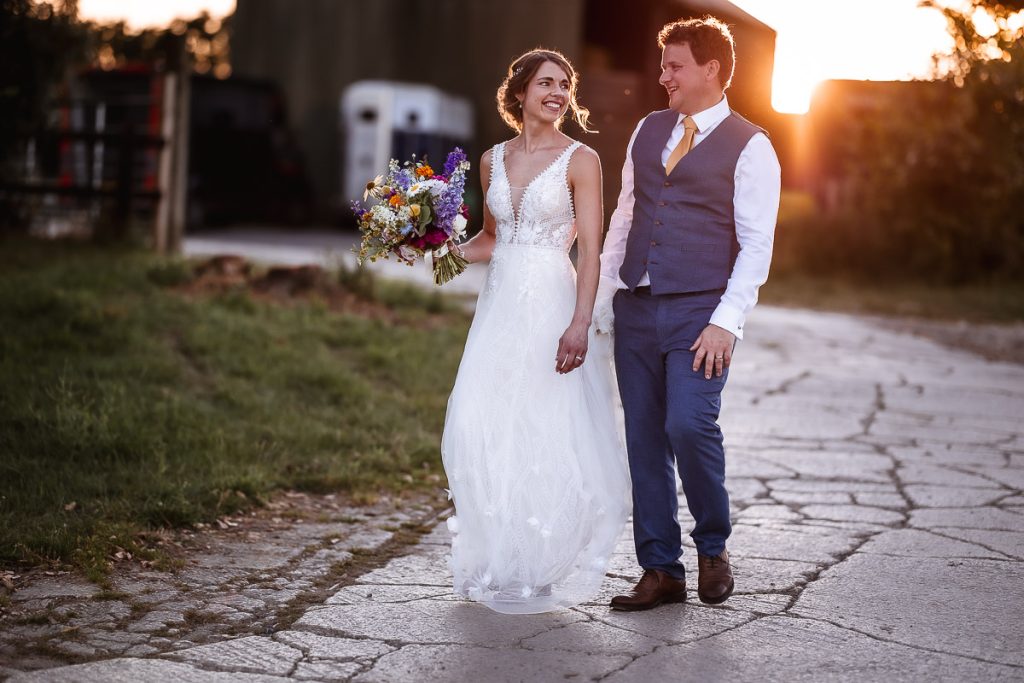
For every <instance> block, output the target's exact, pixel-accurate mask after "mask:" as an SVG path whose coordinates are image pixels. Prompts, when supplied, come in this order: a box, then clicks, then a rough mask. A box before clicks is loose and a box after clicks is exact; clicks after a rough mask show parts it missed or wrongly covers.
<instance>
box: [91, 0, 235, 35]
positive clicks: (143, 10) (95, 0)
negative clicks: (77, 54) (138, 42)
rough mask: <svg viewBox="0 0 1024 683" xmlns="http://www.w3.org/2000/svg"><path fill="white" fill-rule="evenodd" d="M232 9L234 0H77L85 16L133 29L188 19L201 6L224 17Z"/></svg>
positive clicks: (195, 14) (212, 14) (198, 11)
mask: <svg viewBox="0 0 1024 683" xmlns="http://www.w3.org/2000/svg"><path fill="white" fill-rule="evenodd" d="M234 9H235V0H130V1H129V2H125V0H79V2H78V12H79V14H80V15H81V16H82V17H83V18H84V19H91V20H93V21H98V22H103V23H106V22H115V21H124V22H125V23H126V24H128V26H129V28H132V29H136V30H138V29H144V28H150V27H154V26H167V25H168V24H170V23H171V22H172V21H174V20H175V19H191V18H192V17H196V16H198V15H199V14H200V13H201V12H202V11H203V10H205V11H207V12H209V13H210V15H211V16H214V17H224V16H227V15H228V14H230V13H231V12H233V11H234Z"/></svg>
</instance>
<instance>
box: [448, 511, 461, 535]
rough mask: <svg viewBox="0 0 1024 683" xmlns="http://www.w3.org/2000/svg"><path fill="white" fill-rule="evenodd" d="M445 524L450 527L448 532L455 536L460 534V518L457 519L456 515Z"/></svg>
mask: <svg viewBox="0 0 1024 683" xmlns="http://www.w3.org/2000/svg"><path fill="white" fill-rule="evenodd" d="M445 523H446V524H447V525H448V531H450V532H452V533H453V534H457V533H459V518H458V517H456V516H455V515H452V516H451V517H449V518H448V521H447V522H445Z"/></svg>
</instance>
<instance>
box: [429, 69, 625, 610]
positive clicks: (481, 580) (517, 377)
mask: <svg viewBox="0 0 1024 683" xmlns="http://www.w3.org/2000/svg"><path fill="white" fill-rule="evenodd" d="M576 83H577V76H576V72H575V71H574V69H573V68H572V65H570V64H569V62H568V61H567V60H566V59H565V57H563V56H562V55H561V54H559V53H557V52H553V51H549V50H532V51H530V52H527V53H526V54H524V55H522V56H521V57H519V58H518V59H516V60H515V61H514V62H512V64H511V66H510V67H509V70H508V75H507V77H506V78H505V81H504V82H503V83H502V85H501V87H500V88H499V89H498V95H497V100H498V111H499V113H500V114H501V117H502V118H503V119H504V120H505V122H506V123H507V124H508V125H509V126H510V127H511V128H513V129H514V130H515V131H516V132H517V133H518V135H517V136H516V137H514V138H513V139H511V140H509V141H507V142H502V143H499V144H498V145H495V146H494V148H492V149H491V150H488V151H487V152H486V153H485V154H484V155H483V158H482V160H481V163H480V169H481V180H482V183H483V190H484V196H485V199H486V201H485V206H484V224H483V229H482V230H481V232H480V233H479V234H478V235H477V236H476V237H474V238H473V239H471V240H469V241H468V242H466V243H465V244H464V245H463V246H462V249H461V250H462V252H463V255H464V256H465V258H466V259H467V260H468V261H470V262H476V261H487V260H489V261H490V265H489V267H488V271H487V280H486V284H485V286H484V289H483V291H482V292H481V293H480V298H479V300H478V302H477V307H476V314H475V316H474V318H473V324H472V327H471V328H470V331H469V337H468V339H467V340H466V349H465V352H464V354H463V357H462V362H461V364H460V366H459V372H458V376H457V378H456V380H455V387H454V388H453V390H452V394H451V397H450V398H449V401H448V413H447V417H446V420H445V427H444V437H443V439H442V444H441V450H442V459H443V461H444V467H445V471H446V473H447V475H448V481H449V484H450V487H451V495H452V498H453V499H454V502H455V509H456V515H455V516H453V517H451V518H450V519H449V520H448V526H449V529H450V530H451V532H452V534H453V537H452V554H451V568H452V572H453V574H454V583H455V586H454V588H455V592H456V593H457V594H459V595H462V596H465V597H467V598H470V599H472V600H475V601H478V602H480V603H483V604H484V605H486V606H488V607H490V608H491V609H493V610H495V611H498V612H504V613H521V614H525V613H536V612H545V611H550V610H554V609H557V608H559V607H571V606H573V605H577V604H580V603H581V602H584V601H587V600H589V599H591V598H593V596H594V595H595V594H596V592H597V590H598V588H599V587H600V583H601V581H602V579H603V578H604V573H605V570H606V568H607V565H608V560H609V557H610V555H611V553H612V551H613V550H614V547H615V543H616V541H617V540H618V537H619V535H620V533H621V532H622V529H623V526H624V524H625V521H626V517H627V516H628V514H629V508H630V497H629V496H630V494H629V475H628V471H627V467H626V458H625V452H624V449H623V446H622V444H621V441H620V439H619V436H618V431H617V424H618V421H617V417H616V414H615V408H614V404H613V396H615V389H614V385H613V380H612V375H611V362H610V349H608V348H607V345H608V343H609V342H608V339H607V337H606V336H605V335H601V336H600V337H595V336H594V335H593V334H592V331H591V315H592V312H593V308H594V298H595V295H596V291H597V284H598V279H599V268H600V266H599V254H600V249H601V234H602V221H603V215H602V207H601V163H600V160H599V159H598V156H597V154H596V153H595V152H594V151H593V150H591V149H590V148H588V147H586V146H584V145H583V144H582V143H580V142H577V141H574V140H573V139H571V138H569V137H568V136H566V135H564V134H563V133H562V132H561V131H560V130H559V127H560V124H561V121H562V119H563V117H564V116H565V115H566V114H567V113H568V112H569V111H570V110H571V112H572V115H573V117H574V118H575V120H576V121H577V122H578V123H579V124H580V126H581V127H582V128H583V129H584V130H586V129H587V116H588V112H587V110H586V109H583V108H581V107H580V106H579V105H578V104H577V103H576V98H575V94H576ZM574 240H575V241H577V250H578V259H577V262H578V267H579V274H578V276H577V273H576V271H575V270H574V269H573V265H572V262H571V261H570V260H569V249H570V247H571V246H572V244H573V241H574Z"/></svg>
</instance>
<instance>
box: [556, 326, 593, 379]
mask: <svg viewBox="0 0 1024 683" xmlns="http://www.w3.org/2000/svg"><path fill="white" fill-rule="evenodd" d="M589 328H590V325H584V324H582V323H576V322H574V323H572V324H570V325H569V327H568V328H566V330H565V332H563V333H562V337H561V339H559V340H558V353H557V354H556V355H555V372H557V373H558V374H560V375H564V374H566V373H569V372H572V371H573V370H575V369H576V368H578V367H579V366H581V365H583V361H584V360H586V357H587V344H588V339H587V330H588V329H589Z"/></svg>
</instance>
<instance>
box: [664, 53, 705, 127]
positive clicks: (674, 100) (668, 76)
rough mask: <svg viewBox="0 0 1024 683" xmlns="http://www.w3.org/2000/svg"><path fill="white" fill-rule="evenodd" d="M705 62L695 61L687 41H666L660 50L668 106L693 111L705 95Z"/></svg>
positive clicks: (681, 110) (687, 111)
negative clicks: (678, 42)
mask: <svg viewBox="0 0 1024 683" xmlns="http://www.w3.org/2000/svg"><path fill="white" fill-rule="evenodd" d="M706 67H707V65H704V66H701V65H699V64H697V60H696V59H694V57H693V53H692V52H691V51H690V46H689V45H688V44H686V43H683V44H681V45H680V44H677V43H669V44H668V45H666V46H665V48H664V49H663V50H662V52H661V78H659V79H658V82H659V83H660V84H661V85H662V87H663V88H665V90H666V92H667V93H668V106H669V109H675V110H676V111H678V112H679V113H681V114H695V113H697V111H699V110H698V109H695V107H697V106H700V105H701V103H703V102H704V101H705V100H706V99H707V96H708V92H707V91H708V79H707V68H706Z"/></svg>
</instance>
